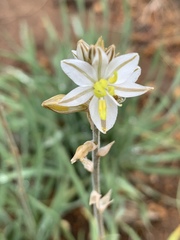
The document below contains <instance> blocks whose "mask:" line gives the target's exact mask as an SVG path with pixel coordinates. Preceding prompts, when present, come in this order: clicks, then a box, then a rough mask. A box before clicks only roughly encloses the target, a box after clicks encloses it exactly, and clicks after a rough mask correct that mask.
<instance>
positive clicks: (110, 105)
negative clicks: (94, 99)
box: [105, 95, 118, 131]
mask: <svg viewBox="0 0 180 240" xmlns="http://www.w3.org/2000/svg"><path fill="white" fill-rule="evenodd" d="M105 100H106V104H107V119H106V129H107V131H108V130H109V129H111V128H112V127H113V126H114V124H115V122H116V119H117V115H118V106H117V104H118V103H117V102H116V101H114V99H112V98H111V97H109V96H108V95H107V96H106V97H105Z"/></svg>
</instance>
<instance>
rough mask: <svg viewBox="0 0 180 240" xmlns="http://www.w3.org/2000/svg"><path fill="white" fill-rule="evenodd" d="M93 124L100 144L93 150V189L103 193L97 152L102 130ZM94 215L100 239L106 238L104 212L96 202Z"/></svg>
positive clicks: (95, 139)
mask: <svg viewBox="0 0 180 240" xmlns="http://www.w3.org/2000/svg"><path fill="white" fill-rule="evenodd" d="M91 126H92V133H93V141H94V143H95V144H96V145H97V146H98V147H97V148H96V149H95V150H94V151H93V152H92V161H93V164H94V171H93V172H92V187H93V190H95V191H96V192H98V193H99V194H101V189H100V157H98V155H97V152H98V149H99V148H100V132H99V130H98V129H97V128H96V126H95V125H93V124H92V125H91ZM94 217H95V218H96V221H97V225H98V230H99V240H103V239H104V236H105V234H104V222H103V215H102V213H101V212H100V211H99V210H98V209H97V207H96V204H94Z"/></svg>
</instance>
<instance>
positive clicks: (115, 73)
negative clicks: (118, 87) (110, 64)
mask: <svg viewBox="0 0 180 240" xmlns="http://www.w3.org/2000/svg"><path fill="white" fill-rule="evenodd" d="M108 81H109V83H115V82H116V81H117V71H116V72H114V74H113V75H112V77H110V78H109V79H108Z"/></svg>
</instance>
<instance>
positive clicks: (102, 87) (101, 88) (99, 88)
mask: <svg viewBox="0 0 180 240" xmlns="http://www.w3.org/2000/svg"><path fill="white" fill-rule="evenodd" d="M107 85H108V82H107V80H105V79H100V80H99V81H98V82H96V83H95V84H94V95H95V96H96V97H98V98H101V97H104V96H106V94H107V93H106V88H107Z"/></svg>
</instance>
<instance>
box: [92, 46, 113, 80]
mask: <svg viewBox="0 0 180 240" xmlns="http://www.w3.org/2000/svg"><path fill="white" fill-rule="evenodd" d="M95 50H96V54H95V56H94V58H93V61H92V66H93V67H94V69H95V70H96V74H97V75H96V76H97V79H98V80H100V79H101V78H104V77H105V70H106V68H107V65H108V62H109V59H108V56H107V55H106V53H105V52H104V51H103V50H102V48H100V47H97V48H95Z"/></svg>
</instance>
